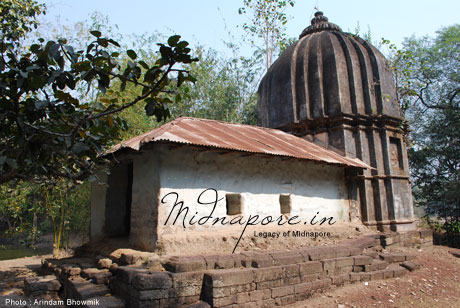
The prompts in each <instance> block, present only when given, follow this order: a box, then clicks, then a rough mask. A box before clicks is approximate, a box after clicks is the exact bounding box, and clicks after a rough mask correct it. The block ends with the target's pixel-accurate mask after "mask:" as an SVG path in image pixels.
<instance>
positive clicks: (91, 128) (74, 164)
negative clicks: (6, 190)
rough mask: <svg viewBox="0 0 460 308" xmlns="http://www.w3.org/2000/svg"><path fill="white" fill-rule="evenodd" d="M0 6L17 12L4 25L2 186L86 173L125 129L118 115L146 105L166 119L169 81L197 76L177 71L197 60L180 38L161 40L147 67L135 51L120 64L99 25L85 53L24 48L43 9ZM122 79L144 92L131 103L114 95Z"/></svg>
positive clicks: (49, 45) (58, 46)
mask: <svg viewBox="0 0 460 308" xmlns="http://www.w3.org/2000/svg"><path fill="white" fill-rule="evenodd" d="M0 11H1V12H2V14H3V13H4V12H16V13H15V15H13V17H11V18H10V17H8V16H9V15H8V14H7V15H6V16H7V19H6V20H7V22H6V23H5V22H4V23H2V38H1V48H0V53H1V54H0V56H1V57H0V59H1V61H0V93H1V96H0V120H1V122H0V139H1V140H2V143H1V144H0V184H1V183H5V182H8V181H10V180H13V179H22V180H33V181H36V182H55V181H56V179H59V178H67V179H71V180H82V179H85V178H87V177H88V176H89V175H91V173H92V170H93V169H94V168H96V166H97V165H98V164H100V163H102V162H103V161H102V159H101V158H100V156H99V154H101V153H102V151H103V150H104V146H106V145H110V144H111V142H112V140H113V139H114V138H116V137H117V136H118V135H119V133H120V131H121V130H123V129H124V128H125V123H124V121H123V120H122V119H121V118H120V117H119V115H118V114H119V112H121V111H123V110H125V109H127V108H130V107H132V106H134V105H136V104H137V103H139V102H144V103H145V107H144V108H145V112H146V114H147V115H149V116H151V115H155V116H156V118H157V119H158V120H162V119H164V118H165V117H168V116H169V111H168V108H167V105H166V102H167V101H166V97H165V96H164V94H165V93H166V92H167V93H168V94H171V85H174V86H175V87H179V86H180V85H182V84H183V83H184V82H190V81H193V80H194V79H193V77H192V76H190V74H189V73H188V72H187V71H186V70H184V69H182V68H180V65H181V64H189V63H192V62H194V61H195V60H196V59H193V58H192V57H191V56H190V48H188V43H187V42H185V41H181V40H180V36H177V35H176V36H173V37H171V38H170V39H169V40H168V42H169V43H168V44H158V47H159V52H158V58H157V60H156V62H155V63H153V64H151V65H149V64H147V63H145V62H142V61H138V60H137V54H136V53H135V52H134V51H133V50H128V51H127V52H126V54H127V56H128V57H129V58H130V60H128V61H127V62H126V64H125V65H121V64H120V63H119V57H120V52H118V51H116V50H117V48H119V47H120V45H119V44H118V43H117V42H116V41H115V40H113V39H111V38H108V37H104V36H103V35H102V33H101V31H99V30H93V31H91V35H92V36H93V38H92V41H91V42H89V45H87V46H85V48H84V49H83V50H78V49H76V48H74V47H73V46H72V45H70V44H68V42H67V40H65V39H59V40H57V41H54V40H52V41H48V42H45V41H44V40H43V39H39V40H38V42H36V43H34V44H32V45H31V46H30V47H29V48H27V50H26V51H23V50H22V48H21V44H22V43H23V41H21V37H23V36H24V33H25V32H27V31H29V30H30V29H31V26H33V25H35V21H34V19H33V17H34V16H35V15H36V14H38V13H40V12H41V7H40V6H38V5H36V3H35V2H33V1H6V2H5V1H2V2H1V4H0ZM21 12H24V15H21ZM34 12H35V13H34ZM16 15H17V16H16ZM10 19H11V20H12V21H11V22H8V20H10ZM18 33H19V34H18ZM177 66H179V68H175V67H177ZM115 81H116V82H118V84H119V89H118V90H115V89H113V84H114V83H115ZM127 84H132V85H134V86H135V87H139V88H140V89H141V92H140V94H139V95H138V96H136V97H135V98H133V99H131V100H129V101H126V100H123V99H119V97H120V93H122V92H123V91H124V90H125V89H126V86H127ZM167 88H168V90H167V91H166V89H167ZM109 90H112V91H110V92H109ZM84 91H86V93H88V92H90V91H94V92H95V93H96V95H95V97H96V99H95V100H94V101H93V100H87V99H85V97H84V96H83V97H82V95H81V94H82V93H85V92H84Z"/></svg>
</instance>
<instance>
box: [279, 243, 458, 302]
mask: <svg viewBox="0 0 460 308" xmlns="http://www.w3.org/2000/svg"><path fill="white" fill-rule="evenodd" d="M398 250H400V251H408V252H411V253H412V254H415V255H416V256H417V258H416V260H415V262H416V263H418V264H420V265H421V267H420V269H419V270H417V271H415V272H411V273H408V274H406V275H405V276H403V277H401V278H395V279H386V280H376V281H370V282H369V283H365V282H360V283H357V284H352V285H346V286H344V287H340V288H336V289H333V290H330V291H327V292H325V293H323V294H318V295H316V296H314V297H313V298H311V299H309V300H307V301H304V302H297V303H295V304H292V305H289V306H286V308H306V307H308V308H323V307H324V308H326V307H331V308H332V307H334V308H352V307H354V308H367V307H384V308H394V307H397V308H406V307H417V308H425V307H426V308H428V307H429V308H434V307H451V308H454V307H460V258H456V257H454V256H453V255H452V254H450V253H449V252H448V251H449V250H453V249H451V248H448V247H443V246H428V247H423V248H422V249H408V248H398Z"/></svg>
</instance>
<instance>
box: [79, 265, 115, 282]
mask: <svg viewBox="0 0 460 308" xmlns="http://www.w3.org/2000/svg"><path fill="white" fill-rule="evenodd" d="M81 276H82V277H83V278H87V279H89V280H91V282H93V283H95V284H108V283H109V279H110V277H112V273H111V272H109V270H108V269H97V268H87V269H85V270H83V271H82V272H81Z"/></svg>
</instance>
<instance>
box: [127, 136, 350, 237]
mask: <svg viewBox="0 0 460 308" xmlns="http://www.w3.org/2000/svg"><path fill="white" fill-rule="evenodd" d="M155 147H156V148H155V150H154V151H152V152H148V153H147V152H146V153H143V154H142V155H143V158H144V160H145V162H151V161H153V160H155V159H158V160H159V163H158V164H159V166H160V169H159V173H160V176H159V177H160V186H161V190H160V193H159V199H160V201H161V200H162V199H163V198H164V196H166V195H167V194H168V193H172V192H177V193H178V196H179V197H178V198H179V199H178V200H179V201H184V204H185V206H188V207H189V208H190V210H189V214H188V217H189V218H190V217H191V216H192V215H195V216H196V217H197V218H199V217H203V216H206V215H209V214H210V211H211V208H212V206H211V205H198V203H197V200H198V197H199V195H200V193H202V192H203V191H204V190H205V189H207V188H214V189H216V190H217V191H218V198H219V199H220V198H223V200H221V201H219V202H218V203H217V206H216V209H215V211H214V213H213V217H217V216H218V217H225V216H226V205H225V194H226V193H240V194H241V196H242V197H243V200H244V201H243V209H242V215H244V216H245V217H249V215H255V214H259V215H261V216H268V215H271V216H273V217H274V218H277V217H279V216H280V214H281V213H280V203H279V195H280V194H291V214H290V217H292V216H294V215H298V216H299V217H300V218H301V219H302V218H309V220H310V219H311V218H312V217H313V216H314V215H317V217H334V220H335V221H337V222H341V221H348V220H349V209H348V200H347V193H346V187H345V180H344V170H343V168H341V167H337V166H332V165H324V164H315V163H313V162H308V161H299V160H295V159H287V160H286V159H283V158H278V157H262V156H260V155H242V154H240V153H218V152H211V151H200V150H197V149H192V148H190V147H173V148H171V147H170V146H168V145H164V144H163V145H156V146H155ZM157 155H158V156H157ZM149 158H150V159H149ZM138 168H139V169H138ZM148 168H150V167H147V166H145V165H142V166H141V165H136V166H135V169H134V174H135V177H136V173H138V172H139V171H140V170H142V172H144V171H145V170H147V169H148ZM135 185H136V184H135ZM215 199H216V196H215V193H214V192H211V191H208V192H206V193H205V194H204V195H203V196H202V201H205V202H210V201H212V200H215ZM163 201H164V202H163V203H162V202H160V205H159V213H158V223H159V228H158V233H159V234H169V233H178V232H187V231H193V230H203V229H206V228H209V226H210V223H207V224H205V225H203V226H198V225H193V226H187V228H186V229H184V228H183V226H182V225H181V224H180V223H179V220H178V222H177V223H176V225H174V226H173V225H172V221H173V219H174V218H175V217H176V216H177V211H174V212H173V215H171V217H170V219H169V221H168V224H167V226H164V223H165V222H166V220H167V217H168V215H169V214H170V212H171V209H172V207H173V205H174V203H175V201H176V196H175V195H169V196H168V197H166V198H164V199H163ZM318 212H319V214H317V213H318ZM210 221H211V220H209V222H210ZM180 222H182V220H180ZM220 227H221V228H222V226H220ZM214 228H216V226H215V227H214ZM225 228H226V229H227V228H229V227H228V226H225ZM236 228H237V229H241V226H237V227H236Z"/></svg>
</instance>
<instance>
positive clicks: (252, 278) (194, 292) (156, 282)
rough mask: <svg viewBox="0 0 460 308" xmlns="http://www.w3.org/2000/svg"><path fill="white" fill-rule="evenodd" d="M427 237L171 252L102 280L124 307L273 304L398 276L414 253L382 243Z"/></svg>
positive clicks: (414, 242) (428, 237)
mask: <svg viewBox="0 0 460 308" xmlns="http://www.w3.org/2000/svg"><path fill="white" fill-rule="evenodd" d="M431 243H432V234H431V232H430V231H410V232H406V233H391V234H383V235H376V236H368V237H361V238H358V239H355V240H349V241H347V242H345V243H342V244H340V245H334V246H323V247H310V248H304V249H298V250H292V251H259V252H255V251H253V252H243V253H239V254H233V255H212V256H189V257H171V258H169V259H167V260H165V261H164V262H163V267H164V269H165V271H162V272H158V271H157V272H155V271H149V270H148V269H145V268H138V267H132V266H120V267H118V268H117V270H116V272H115V274H114V277H112V279H111V280H110V283H109V287H110V288H111V290H112V292H113V293H114V294H118V295H119V296H121V297H122V298H123V299H124V300H125V302H126V303H127V306H128V307H130V308H143V307H187V305H190V304H192V303H195V302H197V301H200V300H201V301H203V302H206V303H208V304H209V305H210V306H211V307H232V308H238V307H273V306H277V305H285V304H289V303H294V302H296V301H301V300H304V299H306V298H308V297H309V296H311V295H312V294H314V293H316V292H320V291H322V290H325V289H327V288H330V287H332V286H342V285H344V284H347V283H356V282H359V281H370V280H376V279H386V278H394V277H399V276H401V275H404V274H405V273H406V272H407V271H409V270H415V269H416V268H417V265H416V264H415V263H413V262H412V261H411V260H412V259H413V258H414V257H413V256H412V255H410V254H404V253H387V252H382V247H387V246H394V245H403V246H418V245H426V244H431Z"/></svg>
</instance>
